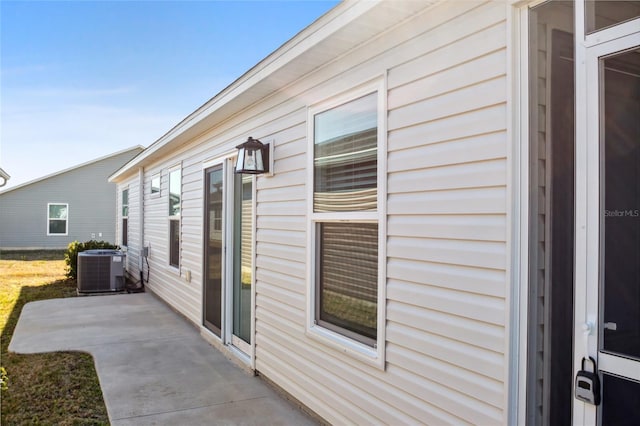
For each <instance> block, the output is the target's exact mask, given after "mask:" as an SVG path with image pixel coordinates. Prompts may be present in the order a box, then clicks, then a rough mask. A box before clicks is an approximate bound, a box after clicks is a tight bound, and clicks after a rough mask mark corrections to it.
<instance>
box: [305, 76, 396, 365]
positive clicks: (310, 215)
mask: <svg viewBox="0 0 640 426" xmlns="http://www.w3.org/2000/svg"><path fill="white" fill-rule="evenodd" d="M371 93H377V94H378V96H377V103H378V105H377V109H378V118H377V119H378V123H377V125H378V128H377V163H378V164H377V166H378V170H377V171H378V173H377V211H375V212H371V211H363V212H344V213H336V212H331V213H316V212H314V208H313V204H314V203H313V199H314V185H313V182H314V155H313V152H314V116H315V115H316V114H319V113H322V112H324V111H327V110H330V109H332V108H335V107H337V106H339V105H342V104H345V103H348V102H351V101H354V100H356V99H358V98H361V97H363V96H366V95H369V94H371ZM307 141H308V147H307V152H308V153H309V154H308V155H307V219H308V220H307V247H308V250H307V288H306V290H307V295H306V299H307V300H306V302H307V306H306V335H307V336H309V337H310V338H312V339H314V340H317V341H319V342H322V343H323V344H325V345H327V346H329V347H333V348H334V349H336V350H338V351H339V352H341V353H344V354H346V355H348V356H350V357H352V358H355V359H358V360H360V361H363V362H365V363H367V364H370V365H373V366H375V367H377V368H379V369H381V370H384V368H385V342H386V334H385V331H386V327H385V325H386V298H387V297H386V276H387V271H386V258H387V256H386V235H387V220H386V217H387V216H386V215H387V205H386V204H387V203H386V199H387V78H386V74H385V75H383V76H378V77H376V78H374V79H372V80H370V81H368V82H366V83H363V84H362V85H360V86H358V87H356V88H354V89H352V90H349V91H347V92H343V93H340V94H337V95H335V96H333V97H331V98H329V99H327V100H324V101H321V102H318V103H316V104H314V105H312V106H310V107H309V108H308V110H307ZM352 221H353V222H372V223H377V224H378V292H377V310H378V312H377V333H376V334H377V336H376V337H377V339H376V341H377V343H376V344H375V345H374V346H373V347H372V346H369V345H366V344H364V343H361V342H359V341H356V340H354V339H352V338H349V337H347V336H345V335H343V334H340V333H338V332H335V331H332V330H329V329H327V328H325V327H322V326H320V325H318V324H316V323H315V317H316V284H315V280H316V266H315V264H316V257H317V249H316V247H317V239H316V224H317V223H319V222H352Z"/></svg>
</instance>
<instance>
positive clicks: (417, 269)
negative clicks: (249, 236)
mask: <svg viewBox="0 0 640 426" xmlns="http://www.w3.org/2000/svg"><path fill="white" fill-rule="evenodd" d="M506 13H507V7H506V5H505V4H504V3H502V2H443V3H439V4H438V5H436V6H435V7H432V8H429V9H425V10H424V11H422V12H420V13H417V14H415V15H414V16H412V17H411V18H410V19H408V20H406V21H404V22H402V23H401V24H398V25H397V26H396V27H394V28H392V29H389V30H386V31H385V33H384V34H381V35H380V36H379V37H372V39H371V40H370V42H368V43H366V44H364V45H361V46H359V47H357V48H355V49H354V50H353V51H351V52H349V53H348V54H346V55H343V56H342V57H341V58H340V59H339V60H336V61H333V62H331V63H328V64H326V65H325V66H324V67H322V68H321V69H319V70H315V71H313V72H310V73H309V74H308V75H306V76H305V77H304V78H302V79H298V80H296V81H295V82H286V84H285V82H283V89H282V90H280V91H279V92H277V93H275V94H273V95H271V96H269V97H268V98H266V99H265V100H263V101H262V102H260V103H256V104H254V105H253V106H252V107H251V108H249V109H246V110H244V111H242V112H241V113H240V114H237V115H234V116H233V117H232V118H230V119H229V120H227V121H225V122H223V123H220V124H219V125H217V126H216V127H215V128H211V129H210V130H209V131H208V132H205V133H204V134H201V135H200V136H198V137H197V138H195V139H192V140H191V141H189V142H188V143H187V144H184V145H183V146H181V147H180V149H178V150H176V151H174V152H173V153H172V154H171V155H169V156H165V157H164V158H160V159H158V160H154V162H153V163H152V164H149V165H145V174H144V181H145V183H148V182H149V181H150V179H151V177H152V176H153V175H155V174H157V173H160V174H161V176H162V193H161V196H158V197H150V196H148V195H147V193H146V192H145V206H144V235H145V244H148V245H150V246H151V250H150V258H149V261H150V264H151V269H152V273H151V281H150V283H149V284H148V287H149V288H150V289H151V290H153V291H154V292H156V293H157V294H158V295H159V296H161V297H162V298H163V299H165V300H166V301H167V302H168V303H169V304H170V305H172V306H173V307H174V308H176V309H177V310H178V311H180V312H181V313H183V314H184V315H185V316H186V317H188V318H189V319H190V320H192V321H193V322H194V323H195V324H197V325H201V324H202V280H203V266H202V264H203V231H202V228H203V191H204V188H203V168H204V164H205V163H206V162H207V161H209V160H212V159H215V158H218V157H220V156H222V155H225V154H226V153H228V152H232V151H233V149H234V147H235V145H237V144H238V143H239V141H242V140H244V139H246V137H247V136H248V135H252V136H254V137H256V138H259V139H261V140H263V141H269V140H272V141H274V142H275V167H274V176H273V177H268V178H267V177H262V176H261V177H258V178H257V181H256V185H257V218H256V259H255V266H256V306H255V318H256V319H255V321H256V322H255V333H256V334H255V368H256V370H257V371H258V372H259V373H260V374H262V375H264V376H266V377H268V378H269V379H270V380H272V381H273V382H275V383H276V384H277V385H278V386H280V387H282V388H283V389H284V390H285V391H287V392H289V393H290V394H292V395H293V396H294V397H296V398H297V399H298V400H300V401H301V402H302V403H303V404H305V405H306V406H307V407H309V408H310V409H311V410H313V411H314V412H316V413H317V414H319V415H320V416H322V417H323V418H325V419H326V420H327V421H329V422H331V423H334V424H351V423H356V424H379V423H387V424H412V423H430V424H463V423H475V424H502V423H504V422H505V419H506V414H505V411H506V407H505V400H506V398H505V392H506V391H505V389H506V386H507V385H506V381H507V378H506V377H505V372H506V368H505V365H506V364H507V362H506V359H505V357H506V354H505V348H506V347H507V343H506V340H507V336H506V331H505V330H506V319H507V318H508V312H507V311H508V308H507V302H506V292H507V285H508V283H507V274H506V270H507V257H508V256H507V230H508V224H507V179H508V171H507V168H508V164H507V146H508V143H509V142H508V140H507V109H506V102H507V91H508V83H507V52H506V40H507V21H506ZM380 78H382V79H384V81H385V84H386V97H387V105H388V107H387V112H386V122H387V131H388V132H387V141H386V143H387V154H386V160H387V164H386V167H387V198H386V203H387V205H386V208H387V220H386V227H387V246H386V252H387V262H386V269H387V280H386V342H384V344H385V354H386V363H385V366H384V368H383V369H381V368H379V367H377V366H375V365H371V364H370V363H366V362H362V361H361V360H358V359H357V358H354V357H351V356H348V355H346V354H344V353H343V352H342V351H340V350H337V349H335V348H334V347H331V346H327V345H325V344H323V343H322V342H319V341H318V340H317V339H313V338H310V336H309V335H308V333H307V332H306V327H305V324H306V318H307V312H306V306H307V303H306V297H307V296H306V295H307V289H308V286H309V282H308V267H309V265H307V258H308V250H310V248H309V247H308V235H307V229H308V223H307V220H308V218H307V216H306V212H307V203H310V202H312V201H311V200H310V199H309V197H308V191H307V185H311V182H308V181H307V170H306V167H307V164H308V161H307V155H308V152H307V151H308V144H309V142H308V137H309V135H308V134H307V132H308V123H307V114H308V108H309V106H310V105H313V104H316V103H318V102H322V101H325V100H327V99H329V98H330V97H332V96H335V95H339V94H341V93H344V92H346V91H349V90H351V89H353V88H355V87H357V86H359V85H361V84H362V83H363V82H367V81H372V80H375V79H380ZM176 165H179V166H180V167H181V170H182V216H181V235H182V237H181V269H180V270H175V269H174V268H171V267H169V266H168V256H169V255H168V234H169V232H168V217H167V209H168V197H167V192H168V188H167V185H168V172H169V170H170V169H171V168H172V167H174V166H176ZM187 271H189V272H190V274H191V281H190V282H187V281H186V279H185V277H186V272H187Z"/></svg>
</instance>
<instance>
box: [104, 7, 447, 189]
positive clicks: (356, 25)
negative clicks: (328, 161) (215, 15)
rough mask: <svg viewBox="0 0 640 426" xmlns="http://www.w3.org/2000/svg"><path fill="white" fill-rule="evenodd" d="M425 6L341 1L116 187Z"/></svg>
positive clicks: (144, 157) (153, 149)
mask: <svg viewBox="0 0 640 426" xmlns="http://www.w3.org/2000/svg"><path fill="white" fill-rule="evenodd" d="M439 1H440V0H423V1H415V2H414V1H386V2H374V1H345V2H343V3H340V4H338V5H337V6H336V7H334V8H333V9H331V10H330V11H329V12H327V13H325V14H324V15H323V16H321V17H320V18H318V19H317V20H316V21H315V22H313V23H312V24H311V25H309V26H308V27H307V28H305V29H304V30H302V31H301V32H299V33H298V34H297V35H296V36H294V37H293V38H292V39H291V40H289V41H288V42H286V43H285V44H283V45H282V46H281V47H280V48H278V49H277V50H275V51H274V52H273V53H271V54H270V55H269V56H267V57H266V58H265V59H263V60H262V61H261V62H259V63H258V64H257V65H255V66H254V67H253V68H251V69H250V70H249V71H247V72H246V73H245V74H243V75H242V76H241V77H240V78H238V79H237V80H236V81H234V82H233V83H231V84H230V85H229V86H227V87H226V88H225V89H223V90H222V91H221V92H220V93H218V94H217V95H215V96H214V97H213V98H211V99H210V100H209V101H208V102H206V103H205V104H204V105H202V106H201V107H200V108H198V109H197V110H195V111H194V112H193V113H191V114H190V115H188V116H187V117H186V118H185V119H184V120H182V121H181V122H180V123H178V124H177V125H176V126H175V127H173V128H172V129H171V130H169V131H168V132H167V133H166V134H165V135H164V136H162V137H161V138H160V139H158V140H157V141H155V142H154V143H153V144H152V145H150V146H149V147H148V148H147V149H146V150H145V151H144V152H142V153H141V154H140V155H138V156H137V157H136V158H134V159H132V160H131V161H129V163H127V164H126V165H124V166H123V167H122V168H121V169H120V170H118V171H117V172H116V173H114V174H113V175H112V176H111V177H110V178H109V180H110V181H113V182H118V181H121V180H123V179H126V178H127V177H130V176H131V175H133V174H134V173H136V171H137V168H138V167H141V166H144V165H145V164H149V163H150V162H152V161H154V160H155V159H157V158H159V157H161V156H163V155H166V154H167V153H169V152H171V150H172V149H174V148H176V147H178V146H180V145H182V144H183V143H185V142H187V141H189V140H191V139H193V138H195V137H196V136H198V135H200V134H202V133H204V132H205V131H207V130H209V129H211V128H212V127H215V126H216V125H217V124H219V123H222V122H224V121H225V120H227V119H229V118H230V117H232V116H234V115H235V114H237V113H238V112H240V111H242V110H244V109H246V108H248V107H250V106H251V105H252V104H254V103H256V102H258V101H260V100H262V99H265V98H266V97H268V96H270V95H271V94H273V93H276V92H278V91H280V90H283V89H284V88H285V87H286V86H287V85H290V84H291V83H293V82H295V81H296V80H298V79H299V78H301V77H303V76H305V75H308V74H310V73H313V72H318V71H319V70H321V69H322V68H324V67H325V66H327V65H328V64H330V63H332V62H333V61H335V60H336V59H338V58H340V57H342V56H343V55H345V54H347V52H349V51H351V50H352V49H353V48H354V47H356V46H358V45H360V44H363V43H367V42H370V41H371V40H372V39H374V38H376V37H381V36H382V35H383V34H384V33H385V30H388V29H390V28H392V27H394V26H396V25H398V24H399V23H401V22H402V21H403V20H404V19H407V18H409V17H410V16H412V15H413V14H414V13H415V12H416V11H418V10H422V9H424V8H425V3H432V4H436V3H438V2H439Z"/></svg>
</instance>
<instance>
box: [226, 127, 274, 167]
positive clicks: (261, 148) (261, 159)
mask: <svg viewBox="0 0 640 426" xmlns="http://www.w3.org/2000/svg"><path fill="white" fill-rule="evenodd" d="M270 145H272V144H268V143H267V144H263V143H262V142H260V141H259V140H257V139H254V138H252V137H251V136H249V139H247V141H246V142H244V143H242V144H240V145H238V146H236V149H237V150H238V157H237V159H236V169H235V170H236V173H244V174H251V175H259V174H262V173H269V172H270V170H269V169H270V167H269V165H270V162H269V160H270V157H271V155H270V154H272V153H271V152H270V150H271V146H270Z"/></svg>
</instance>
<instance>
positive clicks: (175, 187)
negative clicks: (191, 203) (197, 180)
mask: <svg viewBox="0 0 640 426" xmlns="http://www.w3.org/2000/svg"><path fill="white" fill-rule="evenodd" d="M181 193H182V174H181V171H180V169H179V168H178V169H174V170H172V171H171V172H169V265H171V266H173V267H176V268H179V267H180V199H181Z"/></svg>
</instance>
